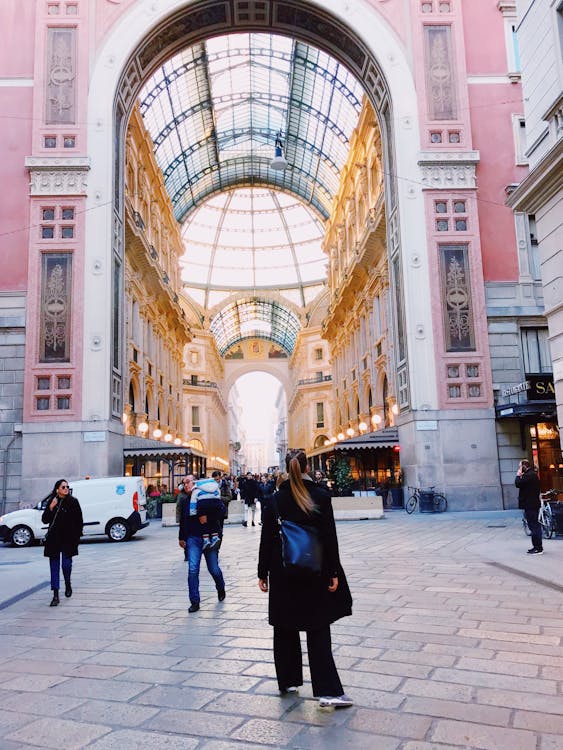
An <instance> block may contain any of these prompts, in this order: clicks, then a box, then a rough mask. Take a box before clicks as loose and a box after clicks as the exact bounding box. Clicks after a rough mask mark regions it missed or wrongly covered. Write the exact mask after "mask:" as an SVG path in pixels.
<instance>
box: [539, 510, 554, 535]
mask: <svg viewBox="0 0 563 750" xmlns="http://www.w3.org/2000/svg"><path fill="white" fill-rule="evenodd" d="M541 519H542V520H541V521H540V523H541V529H542V534H543V536H544V537H545V538H546V539H551V537H552V536H553V532H554V531H555V524H554V523H553V514H552V512H551V508H550V507H549V505H548V506H546V507H545V508H544V511H543V516H541Z"/></svg>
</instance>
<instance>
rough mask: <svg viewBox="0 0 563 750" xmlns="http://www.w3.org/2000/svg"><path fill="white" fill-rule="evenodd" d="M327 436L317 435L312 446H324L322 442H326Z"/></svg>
mask: <svg viewBox="0 0 563 750" xmlns="http://www.w3.org/2000/svg"><path fill="white" fill-rule="evenodd" d="M327 440H328V438H327V436H326V435H319V436H318V437H317V438H316V440H315V445H314V446H313V447H314V448H324V444H325V443H326V442H327Z"/></svg>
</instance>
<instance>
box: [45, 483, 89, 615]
mask: <svg viewBox="0 0 563 750" xmlns="http://www.w3.org/2000/svg"><path fill="white" fill-rule="evenodd" d="M45 501H46V505H45V510H44V511H43V515H42V516H41V521H42V523H46V524H49V529H48V530H47V536H46V537H45V549H44V551H43V554H44V556H45V557H48V558H49V567H50V569H51V590H52V592H53V598H52V599H51V604H50V606H51V607H56V606H58V604H59V588H60V569H61V567H62V570H63V577H64V582H65V596H66V597H67V598H68V597H70V596H72V586H71V580H70V579H71V574H72V558H73V557H74V556H75V555H77V554H78V544H79V542H80V537H81V536H82V526H83V520H82V509H81V508H80V503H79V502H78V500H77V499H76V498H75V497H73V495H72V494H71V492H70V487H69V485H68V482H67V480H66V479H59V480H58V481H57V482H55V486H54V487H53V489H52V491H51V492H50V493H49V494H48V495H47V497H46V498H45Z"/></svg>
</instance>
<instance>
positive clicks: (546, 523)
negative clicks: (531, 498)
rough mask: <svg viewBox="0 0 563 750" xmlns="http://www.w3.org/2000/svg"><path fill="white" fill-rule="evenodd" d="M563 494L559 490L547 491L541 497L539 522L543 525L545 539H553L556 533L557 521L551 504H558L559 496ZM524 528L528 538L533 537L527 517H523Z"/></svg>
mask: <svg viewBox="0 0 563 750" xmlns="http://www.w3.org/2000/svg"><path fill="white" fill-rule="evenodd" d="M560 494H562V493H561V492H560V491H559V490H547V491H546V492H542V493H541V495H540V503H541V505H540V509H539V511H538V521H539V522H540V524H541V530H542V536H543V537H544V539H551V537H552V536H553V535H554V533H555V519H554V518H553V511H552V509H551V505H550V503H553V502H558V500H557V498H558V495H560ZM522 526H523V527H524V533H525V534H526V536H531V531H530V527H529V526H528V522H527V521H526V516H525V515H524V514H523V515H522Z"/></svg>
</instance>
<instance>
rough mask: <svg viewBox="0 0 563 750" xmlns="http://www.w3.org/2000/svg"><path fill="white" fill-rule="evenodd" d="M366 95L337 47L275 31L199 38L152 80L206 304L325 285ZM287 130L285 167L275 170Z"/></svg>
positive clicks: (148, 105)
mask: <svg viewBox="0 0 563 750" xmlns="http://www.w3.org/2000/svg"><path fill="white" fill-rule="evenodd" d="M362 99H363V90H362V87H361V85H360V83H359V82H358V81H357V79H356V78H355V77H354V76H353V75H352V74H351V73H350V72H349V71H348V70H347V69H346V68H344V67H343V66H342V65H341V64H340V63H338V62H337V61H336V60H335V59H334V58H332V57H330V55H328V54H326V53H325V52H322V51H320V50H318V49H316V48H314V47H311V46H310V45H308V44H304V43H302V42H298V41H296V40H293V39H290V38H288V37H283V36H278V35H270V34H257V33H252V34H248V33H245V34H230V35H226V36H221V37H216V38H212V39H209V40H207V41H206V42H204V43H199V44H196V45H194V46H193V47H190V48H188V49H186V50H184V51H182V52H181V53H179V54H178V55H176V56H175V57H173V58H171V59H170V60H169V61H167V62H166V63H165V64H164V65H163V66H162V67H161V68H160V69H159V70H158V71H157V72H156V73H155V74H154V75H153V76H152V77H151V78H150V79H149V80H148V81H147V82H146V84H145V86H144V87H143V89H142V91H141V94H140V108H141V113H142V115H143V118H144V122H145V125H146V127H147V129H148V131H149V133H150V135H151V137H152V139H153V141H154V148H155V157H156V160H157V163H158V165H159V166H160V168H161V169H162V173H163V175H164V181H165V185H166V188H167V191H168V194H169V196H170V199H171V201H172V206H173V209H174V213H175V216H176V219H177V220H178V221H179V222H180V223H181V224H182V227H183V237H184V241H185V245H186V254H185V256H184V259H183V265H184V269H183V278H184V280H185V284H186V291H187V293H188V294H189V296H191V297H192V298H194V299H195V300H196V302H198V303H199V304H201V305H202V306H203V307H204V308H206V309H209V308H211V307H215V306H216V305H218V304H220V303H221V302H222V301H223V300H227V298H228V297H231V295H232V293H233V292H240V293H241V294H245V295H246V294H251V295H253V296H254V297H255V298H259V297H260V292H261V291H262V290H266V289H268V288H269V289H276V290H278V291H279V292H280V293H281V294H282V295H283V296H285V297H286V298H287V299H288V300H289V301H291V302H292V303H293V304H295V305H298V306H301V307H304V306H306V305H307V304H308V303H309V302H310V301H311V300H312V299H313V298H314V297H315V296H316V295H317V294H318V293H319V291H321V290H322V288H323V284H324V281H325V279H326V256H324V254H323V251H322V247H321V243H322V238H323V234H324V230H323V221H324V220H325V219H326V218H327V217H328V216H329V214H330V210H331V206H332V202H333V198H334V196H335V195H336V192H337V190H338V186H339V180H340V174H341V170H342V168H343V166H344V164H345V162H346V159H347V155H348V149H349V144H350V137H351V134H352V132H353V130H354V128H355V127H356V125H357V122H358V117H359V113H360V110H361V106H362ZM277 137H280V139H281V142H282V144H283V150H284V156H285V158H286V160H287V162H288V164H289V167H288V168H287V169H285V170H273V169H271V168H270V162H271V160H272V157H273V156H274V147H275V143H276V138H277ZM287 312H289V308H288V310H287ZM240 335H241V337H242V334H240ZM222 346H223V344H221V345H220V348H221V347H222Z"/></svg>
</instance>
